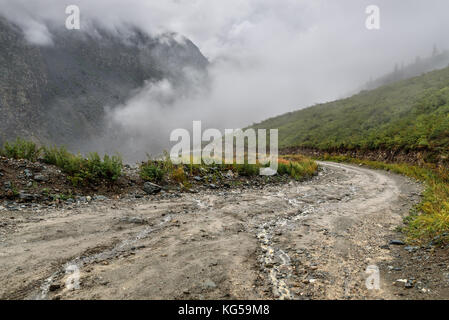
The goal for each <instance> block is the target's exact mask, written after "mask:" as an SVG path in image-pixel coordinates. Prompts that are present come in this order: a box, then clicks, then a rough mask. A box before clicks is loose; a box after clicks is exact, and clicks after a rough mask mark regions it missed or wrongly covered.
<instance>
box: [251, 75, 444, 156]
mask: <svg viewBox="0 0 449 320" xmlns="http://www.w3.org/2000/svg"><path fill="white" fill-rule="evenodd" d="M253 127H254V128H267V129H268V128H278V129H279V143H280V147H281V148H282V147H291V146H300V147H311V148H318V149H321V150H336V149H370V150H373V149H401V150H405V151H407V150H427V151H430V153H433V154H438V155H440V156H443V157H445V156H447V154H448V148H449V67H448V68H445V69H442V70H438V71H433V72H430V73H427V74H424V75H421V76H419V77H415V78H411V79H407V80H403V81H399V82H396V83H394V84H390V85H387V86H383V87H380V88H378V89H376V90H372V91H363V92H361V93H359V94H357V95H355V96H353V97H350V98H347V99H343V100H338V101H334V102H330V103H325V104H319V105H315V106H313V107H309V108H307V109H302V110H299V111H295V112H291V113H288V114H284V115H282V116H279V117H275V118H271V119H268V120H266V121H264V122H262V123H259V124H256V125H254V126H253Z"/></svg>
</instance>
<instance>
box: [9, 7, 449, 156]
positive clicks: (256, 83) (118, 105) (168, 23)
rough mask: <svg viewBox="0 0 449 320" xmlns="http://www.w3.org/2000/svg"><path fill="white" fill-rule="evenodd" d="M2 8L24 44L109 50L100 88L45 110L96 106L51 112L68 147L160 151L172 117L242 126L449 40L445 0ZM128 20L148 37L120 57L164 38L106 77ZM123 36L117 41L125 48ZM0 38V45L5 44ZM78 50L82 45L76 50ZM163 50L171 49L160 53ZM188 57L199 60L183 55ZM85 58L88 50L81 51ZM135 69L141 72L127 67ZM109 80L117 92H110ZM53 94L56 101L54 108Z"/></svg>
mask: <svg viewBox="0 0 449 320" xmlns="http://www.w3.org/2000/svg"><path fill="white" fill-rule="evenodd" d="M371 4H376V5H377V6H379V8H380V18H381V28H380V30H368V29H367V28H366V27H365V20H366V18H367V16H368V15H367V14H366V12H365V9H366V7H367V6H368V5H371ZM67 5H78V6H79V8H80V10H81V30H80V31H77V30H72V31H68V30H65V27H64V23H65V19H66V17H67V15H66V14H65V8H66V6H67ZM0 8H1V9H0V15H1V16H3V17H4V18H6V19H7V20H8V23H10V24H11V25H17V26H18V27H19V28H20V30H21V32H23V38H24V39H25V41H27V43H28V45H29V48H33V49H30V50H31V51H32V52H35V51H33V50H38V51H40V52H50V51H52V49H51V48H60V46H61V42H64V43H65V44H64V47H65V48H69V47H70V48H71V50H70V54H71V56H72V59H71V60H70V61H72V62H73V61H76V56H77V54H76V52H77V51H76V50H78V48H81V47H84V46H85V47H86V48H91V47H92V46H90V45H86V42H84V44H83V45H81V44H80V42H79V41H81V40H79V39H80V37H82V36H81V35H82V34H84V35H85V34H87V35H89V37H97V38H96V39H98V40H92V39H94V38H89V39H90V40H89V41H91V43H92V44H93V43H95V42H97V43H98V46H99V48H102V47H103V48H105V49H104V51H102V52H101V54H102V55H99V56H98V58H99V59H100V60H99V61H98V63H100V64H101V63H106V62H107V61H109V63H110V64H107V66H108V68H110V69H107V68H106V69H105V70H111V74H109V75H108V77H106V75H105V74H102V73H98V74H96V77H97V79H98V80H97V81H95V82H94V83H95V84H96V85H99V86H102V81H104V79H109V80H108V81H107V83H108V84H107V85H106V87H107V90H104V91H103V92H104V94H102V97H104V99H97V100H95V99H94V100H88V101H84V102H82V98H80V97H81V96H82V94H81V95H78V98H76V99H74V100H70V101H67V100H65V101H64V102H63V103H61V104H58V103H56V102H55V101H56V100H54V101H53V104H52V106H51V108H52V109H51V110H52V114H53V113H54V114H58V113H61V110H63V111H62V113H65V114H67V113H68V114H71V113H72V116H73V117H75V118H77V117H79V116H78V115H73V112H74V111H73V110H76V106H77V105H79V104H80V103H85V104H89V105H92V107H93V108H95V110H102V111H101V112H100V111H95V112H93V113H94V114H96V115H97V116H95V117H94V119H93V120H92V119H91V120H92V123H97V124H98V126H101V130H99V131H98V132H97V130H92V135H90V134H88V135H87V137H86V130H85V129H81V130H79V131H76V130H68V131H64V130H65V128H71V124H72V123H73V121H72V120H68V121H67V122H66V123H64V122H57V123H55V124H54V128H53V130H50V131H47V135H46V137H45V138H46V140H54V141H55V142H59V141H63V142H64V141H65V140H67V141H69V139H68V138H67V139H62V138H61V137H60V136H62V137H64V136H68V135H69V136H70V137H71V138H72V139H71V140H70V141H71V142H72V144H71V146H72V148H78V149H80V150H83V151H85V150H87V149H89V148H91V147H92V148H93V147H97V146H102V147H104V149H107V151H111V150H117V151H121V152H122V153H123V152H128V151H129V150H134V151H136V152H137V153H136V155H135V158H136V159H137V158H141V157H142V156H143V155H144V154H145V152H149V153H152V154H156V153H158V152H160V151H161V150H162V149H164V148H167V147H168V146H169V132H170V131H171V130H172V129H175V128H179V127H183V128H187V129H189V128H190V127H191V121H192V120H202V121H203V124H204V127H217V128H236V127H242V126H245V125H247V124H250V123H252V122H257V121H260V120H263V119H265V118H267V117H269V116H273V115H277V114H281V113H284V112H287V111H291V110H294V109H298V108H300V107H305V106H308V105H311V104H314V103H318V102H325V101H329V100H333V99H336V98H339V97H342V96H344V95H346V94H347V93H348V92H353V91H354V90H355V89H356V88H360V87H361V86H363V84H364V83H366V82H367V81H368V80H369V79H370V78H374V79H376V78H379V77H381V76H383V75H384V74H387V73H389V72H391V71H392V70H393V68H394V65H395V64H396V63H402V62H403V63H404V64H406V65H408V64H410V63H412V62H414V61H415V58H416V56H422V57H427V56H430V55H431V54H432V50H433V47H434V46H435V45H436V46H437V47H438V48H439V49H440V50H444V49H446V48H449V39H448V38H447V31H448V30H449V21H448V19H447V13H448V12H449V3H448V2H447V1H446V0H430V1H423V0H410V1H402V0H393V1H392V0H379V1H376V3H372V1H365V0H347V1H344V2H343V1H338V2H337V1H331V0H302V1H299V0H296V1H294V0H283V1H276V0H227V1H222V0H212V1H211V0H196V1H187V0H186V1H179V0H171V1H153V0H151V1H148V0H145V1H144V0H130V1H126V2H124V1H118V0H108V1H106V0H96V1H87V0H82V1H70V2H66V1H58V0H39V1H34V2H32V3H30V1H25V0H0ZM133 28H137V30H140V32H141V34H142V35H146V37H147V38H146V39H147V40H145V41H140V42H139V41H137V42H134V44H133V46H134V47H133V48H134V49H132V50H131V49H130V51H127V53H126V55H127V57H128V58H129V59H132V58H131V56H133V55H134V56H136V55H137V56H138V55H140V54H141V52H144V51H145V50H146V48H148V47H149V46H151V44H150V43H158V46H159V48H160V49H154V50H153V53H151V54H149V55H148V56H151V57H152V59H154V60H153V61H152V63H153V66H154V69H153V70H152V71H151V72H149V71H148V70H149V69H146V70H145V69H143V70H142V69H141V67H144V68H148V65H147V64H143V65H142V64H140V63H141V60H140V62H139V63H134V62H133V63H132V64H133V65H134V67H135V68H137V69H135V71H132V70H131V69H129V68H128V67H129V65H127V64H126V66H127V67H126V68H127V69H126V73H125V74H126V76H124V78H123V79H120V81H118V82H116V83H115V85H113V83H114V81H112V80H111V79H114V77H116V76H117V75H120V74H123V73H122V72H121V70H120V68H118V67H117V65H120V63H118V62H117V60H116V59H115V58H114V57H113V56H114V54H113V53H114V49H113V47H110V46H109V47H108V46H106V47H104V46H103V45H102V43H104V41H106V40H105V37H106V38H107V39H115V40H112V41H113V42H114V41H118V40H117V39H121V41H122V40H123V41H125V42H126V39H128V40H129V39H130V34H131V38H134V39H136V36H135V35H136V33H134V31H132V30H134V29H133ZM3 30H4V29H2V30H1V32H2V34H4V31H3ZM98 30H103V31H102V32H98ZM130 30H131V31H130ZM133 35H134V36H133ZM164 39H165V40H166V41H165V42H164ZM187 39H189V40H191V41H192V42H190V41H189V40H187ZM4 41H9V40H8V39H6V40H4ZM83 41H84V40H83ZM154 41H156V42H154ZM77 43H78V44H77ZM164 43H165V44H164ZM164 46H165V47H164ZM195 46H196V47H198V48H199V50H200V51H201V53H202V55H203V56H204V57H202V56H201V53H199V51H198V53H194V52H195V48H196V47H195ZM126 47H127V46H126V45H124V46H122V47H121V49H120V50H125V51H126V50H127V49H124V48H126ZM131 47H132V46H131ZM128 48H129V46H128ZM164 48H165V49H164ZM0 50H1V54H2V55H4V54H5V51H4V49H3V47H2V49H0ZM120 50H119V51H120ZM53 51H54V52H58V54H61V52H62V51H60V50H53ZM120 52H121V51H120ZM155 52H159V54H155ZM92 53H94V51H92ZM115 54H117V52H115ZM30 55H31V56H30V58H29V59H33V58H32V57H33V56H32V54H31V53H30ZM126 55H125V56H126ZM186 55H187V58H186ZM79 56H83V55H82V50H79ZM118 56H122V55H121V54H117V57H118ZM169 56H172V58H171V59H166V60H164V58H166V57H169ZM194 56H195V58H194ZM107 57H109V58H110V60H108V58H107ZM156 57H157V59H156ZM203 58H204V60H203ZM206 58H207V60H208V61H206ZM192 59H193V60H195V61H196V62H195V63H191V61H192ZM52 61H54V68H56V69H54V70H55V74H56V72H61V73H64V72H65V70H64V68H63V67H64V66H66V61H65V60H64V58H63V55H58V58H55V59H54V60H52ZM86 61H89V59H87V60H84V61H83V62H82V63H87V62H86ZM121 61H122V62H123V60H121ZM189 61H190V62H189ZM48 62H50V60H48V61H47V64H48V65H51V63H48ZM198 62H199V63H198ZM58 63H59V64H58ZM58 66H59V67H60V68H61V69H57V68H58ZM85 66H86V65H85ZM83 68H84V67H83ZM83 68H81V69H83ZM81 69H80V70H81ZM94 70H96V69H95V68H94ZM114 70H115V71H114ZM156 70H159V71H160V72H159V73H157V72H156ZM95 72H97V71H95ZM105 72H106V71H105ZM134 73H135V74H136V75H137V77H138V81H133V80H132V81H131V80H130V79H129V78H130V75H131V74H134ZM149 73H151V75H150V74H149ZM72 79H73V78H72V77H68V78H66V80H67V81H72ZM83 79H84V78H83ZM23 81H26V80H25V78H23ZM91 81H92V79H91ZM55 83H56V82H55ZM125 83H126V85H125ZM33 85H34V84H33ZM35 85H36V86H41V85H43V84H42V83H36V84H35ZM71 85H73V86H74V87H76V88H79V86H77V84H76V83H73V82H72V83H70V84H69V83H67V84H66V85H65V86H64V89H63V88H62V87H61V90H63V91H64V90H67V88H68V87H70V86H71ZM61 86H62V84H61ZM31 87H33V86H31ZM33 88H34V87H33ZM70 90H72V89H70ZM73 90H74V91H71V92H76V90H77V89H73ZM94 90H95V89H94V88H88V90H87V91H89V92H93V91H94ZM114 92H116V93H117V94H116V96H117V97H118V99H115V100H114ZM73 95H74V94H71V96H73ZM89 96H91V97H92V96H96V95H89ZM2 99H4V98H3V97H2ZM61 99H62V98H61ZM59 105H62V106H63V107H61V108H63V109H61V110H60V109H58V108H60V106H59ZM0 107H1V106H0ZM48 108H50V107H49V106H48V105H43V107H42V108H36V109H35V110H34V111H33V112H31V114H32V115H33V116H35V117H41V116H42V114H47V113H45V112H44V111H43V110H44V109H45V110H47V111H48ZM68 110H71V111H70V112H69V111H68ZM98 115H100V116H101V118H100V117H99V116H98ZM68 119H72V118H70V117H69V118H68ZM77 119H78V118H77ZM82 119H83V118H80V119H78V120H79V121H84V120H82ZM8 130H9V129H8ZM28 131H29V130H28ZM28 131H27V132H28ZM24 132H25V131H24ZM56 132H57V133H56ZM89 132H90V131H89ZM100 133H101V134H100ZM37 134H39V132H37ZM41 134H42V133H41ZM75 141H78V142H79V143H75ZM75 151H76V150H75Z"/></svg>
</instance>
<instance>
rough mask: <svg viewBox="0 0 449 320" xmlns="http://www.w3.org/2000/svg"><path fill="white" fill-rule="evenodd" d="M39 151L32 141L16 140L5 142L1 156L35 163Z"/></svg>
mask: <svg viewBox="0 0 449 320" xmlns="http://www.w3.org/2000/svg"><path fill="white" fill-rule="evenodd" d="M40 152H41V149H40V148H39V147H38V146H37V145H36V144H35V143H34V142H32V141H26V140H23V139H21V138H17V139H16V141H14V142H5V145H4V147H3V150H1V151H0V153H1V154H2V155H4V156H5V157H7V158H13V159H26V160H29V161H33V162H34V161H37V159H38V158H39V156H40Z"/></svg>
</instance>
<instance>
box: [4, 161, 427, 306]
mask: <svg viewBox="0 0 449 320" xmlns="http://www.w3.org/2000/svg"><path fill="white" fill-rule="evenodd" d="M321 167H322V170H321V172H320V174H319V176H318V177H316V178H314V179H312V180H311V181H307V182H302V183H299V182H291V183H290V184H286V185H283V186H266V187H264V188H263V189H243V190H231V191H220V190H216V191H208V192H206V193H202V194H182V195H181V196H180V197H175V198H173V199H170V200H163V199H158V198H153V199H151V200H142V201H138V202H137V201H136V202H123V201H122V202H121V201H112V200H111V201H110V202H106V203H105V204H102V205H92V206H89V207H87V208H83V209H74V210H71V211H64V212H58V211H44V212H41V213H40V214H39V215H40V218H41V219H33V220H28V219H27V218H26V216H24V217H25V218H24V219H22V220H23V222H21V223H19V224H17V228H16V229H15V231H14V232H11V233H9V234H7V235H6V239H5V240H4V241H1V242H0V252H1V255H0V284H1V286H0V287H1V289H0V297H2V298H4V299H5V298H19V299H26V298H28V299H54V298H58V299H360V298H392V295H391V293H390V292H389V291H388V289H387V288H386V287H382V288H381V290H378V291H376V292H372V291H369V290H367V289H366V288H365V287H364V283H365V274H364V271H365V269H366V267H367V266H368V265H373V264H374V265H376V264H380V263H383V262H385V261H389V260H391V259H393V257H392V256H391V254H390V252H389V251H388V250H383V249H381V246H382V245H384V244H385V243H386V242H388V239H390V238H391V237H397V236H398V235H397V234H396V233H395V231H394V230H395V228H396V227H397V226H398V225H400V224H401V221H402V217H403V216H404V215H405V214H407V211H408V209H409V208H410V207H411V206H412V205H413V203H414V202H416V201H417V200H418V199H419V197H418V194H419V191H420V186H419V185H418V184H416V183H414V182H411V181H409V180H407V179H405V178H403V177H399V176H396V175H391V174H388V173H385V172H380V171H373V170H368V169H365V168H360V167H355V166H349V165H341V164H333V163H322V164H321ZM22 214H23V215H25V214H26V213H22ZM34 214H36V213H34ZM125 218H126V219H125ZM127 221H128V222H127ZM140 222H142V223H140ZM74 271H79V286H74V287H67V283H70V281H68V280H70V277H72V278H73V273H74Z"/></svg>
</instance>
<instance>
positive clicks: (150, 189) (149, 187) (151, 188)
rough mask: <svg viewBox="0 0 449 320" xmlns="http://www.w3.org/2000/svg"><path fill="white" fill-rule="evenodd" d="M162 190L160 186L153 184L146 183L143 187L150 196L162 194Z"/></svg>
mask: <svg viewBox="0 0 449 320" xmlns="http://www.w3.org/2000/svg"><path fill="white" fill-rule="evenodd" d="M161 190H162V188H161V187H160V186H158V185H157V184H154V183H151V182H145V184H144V185H143V191H145V192H146V193H147V194H150V195H151V194H156V193H159V192H161Z"/></svg>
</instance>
